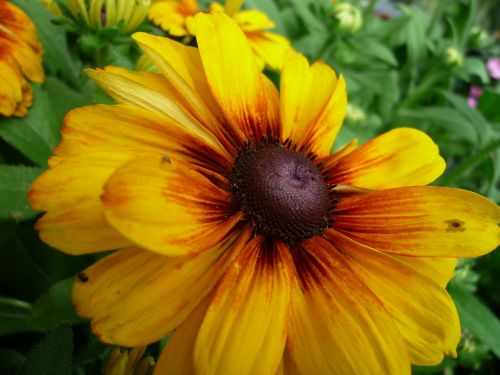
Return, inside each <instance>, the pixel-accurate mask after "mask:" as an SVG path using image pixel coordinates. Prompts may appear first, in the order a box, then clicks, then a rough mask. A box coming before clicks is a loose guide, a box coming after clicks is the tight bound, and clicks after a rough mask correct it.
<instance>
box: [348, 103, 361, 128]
mask: <svg viewBox="0 0 500 375" xmlns="http://www.w3.org/2000/svg"><path fill="white" fill-rule="evenodd" d="M346 119H347V121H348V122H349V123H351V124H359V123H361V122H363V121H364V120H365V119H366V114H365V112H364V111H363V110H362V109H361V108H360V107H358V106H357V105H355V104H348V105H347V115H346Z"/></svg>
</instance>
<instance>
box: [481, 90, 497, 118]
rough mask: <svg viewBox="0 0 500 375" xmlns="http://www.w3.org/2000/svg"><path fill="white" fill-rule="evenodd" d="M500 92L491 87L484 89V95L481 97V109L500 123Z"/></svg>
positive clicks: (486, 115) (487, 116)
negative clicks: (499, 108) (499, 107)
mask: <svg viewBox="0 0 500 375" xmlns="http://www.w3.org/2000/svg"><path fill="white" fill-rule="evenodd" d="M499 105H500V93H499V92H495V91H493V90H490V89H486V90H484V93H483V95H482V96H481V98H480V99H479V105H478V109H479V111H480V112H481V113H482V114H483V115H484V116H485V117H486V118H489V119H490V120H491V121H494V122H499V123H500V111H499V110H498V106H499Z"/></svg>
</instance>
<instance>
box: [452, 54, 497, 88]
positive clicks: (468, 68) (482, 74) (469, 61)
mask: <svg viewBox="0 0 500 375" xmlns="http://www.w3.org/2000/svg"><path fill="white" fill-rule="evenodd" d="M459 72H460V73H462V75H463V76H464V80H465V81H469V80H470V79H471V76H473V75H476V76H478V77H479V78H480V79H481V82H482V83H483V84H487V83H489V82H490V77H489V76H488V72H487V71H486V66H485V64H484V62H483V61H482V60H480V59H478V58H475V57H467V58H465V59H464V62H463V65H462V66H461V67H460V69H459Z"/></svg>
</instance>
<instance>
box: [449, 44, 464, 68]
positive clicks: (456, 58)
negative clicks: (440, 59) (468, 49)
mask: <svg viewBox="0 0 500 375" xmlns="http://www.w3.org/2000/svg"><path fill="white" fill-rule="evenodd" d="M463 60H464V58H463V56H462V54H461V53H460V51H458V50H457V49H456V48H455V47H448V48H446V50H445V51H444V61H445V63H446V65H448V66H460V65H462V62H463Z"/></svg>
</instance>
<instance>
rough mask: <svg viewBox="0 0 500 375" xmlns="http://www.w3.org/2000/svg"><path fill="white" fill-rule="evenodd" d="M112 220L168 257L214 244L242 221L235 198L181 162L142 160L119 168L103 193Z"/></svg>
mask: <svg viewBox="0 0 500 375" xmlns="http://www.w3.org/2000/svg"><path fill="white" fill-rule="evenodd" d="M102 201H103V203H104V208H105V213H106V219H107V220H108V222H109V223H110V224H111V225H112V226H113V227H115V228H116V229H117V230H118V231H119V232H120V233H121V234H122V235H124V236H125V237H127V238H129V239H130V240H131V241H132V242H134V243H136V244H137V245H139V246H141V247H145V248H146V249H149V250H153V251H156V252H159V253H161V254H164V255H170V256H177V255H186V254H191V253H197V252H200V251H203V250H205V249H207V248H210V247H212V246H214V245H215V244H216V243H218V242H219V240H221V239H222V238H223V237H224V236H225V235H226V234H227V233H228V232H229V231H231V229H232V228H233V227H234V225H235V224H236V223H237V222H238V221H239V220H240V219H241V215H242V214H241V213H235V214H232V212H231V210H230V207H229V205H230V202H231V197H230V193H229V192H228V191H226V190H222V189H221V188H219V187H217V186H215V185H214V184H213V183H212V182H211V181H210V180H209V179H208V178H207V177H205V176H203V175H202V174H200V173H198V172H196V171H194V170H193V169H191V168H190V166H189V165H188V164H185V163H183V162H182V161H180V160H178V159H174V158H172V159H170V160H164V159H162V158H161V157H152V158H144V159H137V160H134V161H131V162H129V163H127V164H125V165H124V166H123V167H121V168H120V169H118V170H117V171H116V172H115V173H114V174H113V176H112V177H111V178H110V179H109V181H108V182H107V183H106V186H105V189H104V194H103V195H102Z"/></svg>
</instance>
